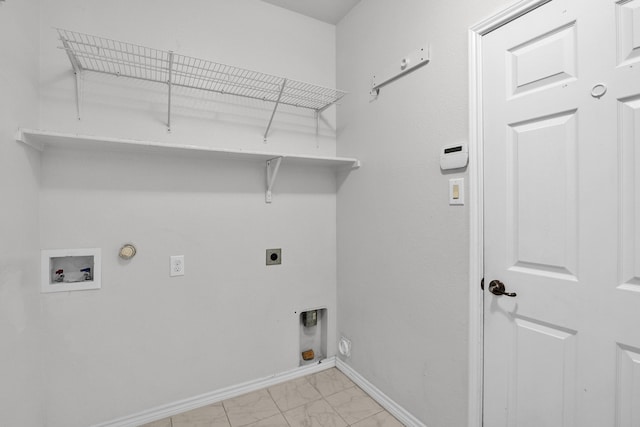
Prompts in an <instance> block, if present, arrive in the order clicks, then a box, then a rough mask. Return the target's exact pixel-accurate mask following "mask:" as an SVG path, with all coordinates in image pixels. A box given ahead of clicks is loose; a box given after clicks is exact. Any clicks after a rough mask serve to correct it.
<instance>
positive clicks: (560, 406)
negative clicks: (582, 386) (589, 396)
mask: <svg viewBox="0 0 640 427" xmlns="http://www.w3.org/2000/svg"><path fill="white" fill-rule="evenodd" d="M515 334H516V336H515V342H516V350H515V358H514V360H515V366H514V369H513V373H512V378H513V383H512V387H513V393H512V396H511V401H510V402H509V406H510V407H512V408H514V410H513V411H511V412H510V415H511V419H510V421H509V425H514V426H520V427H540V426H557V427H563V426H570V425H573V413H574V410H573V408H574V406H575V394H574V390H575V386H576V365H575V361H576V342H577V338H576V331H571V330H567V329H564V328H562V327H558V326H557V325H549V324H542V323H540V322H539V321H533V320H529V319H523V318H517V317H516V318H515ZM540 348H544V349H546V350H545V352H544V353H540V352H539V349H540ZM542 390H544V392H543V393H541V391H542ZM540 407H544V408H547V410H545V411H540Z"/></svg>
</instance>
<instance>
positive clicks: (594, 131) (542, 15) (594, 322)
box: [482, 0, 640, 427]
mask: <svg viewBox="0 0 640 427" xmlns="http://www.w3.org/2000/svg"><path fill="white" fill-rule="evenodd" d="M482 57H483V65H482V75H483V82H482V87H483V112H484V118H483V126H484V139H483V140H484V173H485V175H484V196H485V199H484V206H485V212H484V221H485V223H484V231H485V248H484V255H485V260H484V262H485V265H484V271H485V273H484V274H485V292H484V298H485V299H484V316H485V319H484V322H485V350H484V360H485V362H484V363H485V366H484V425H485V426H486V427H506V426H509V427H570V426H573V427H613V426H616V427H640V0H625V1H613V0H552V1H550V2H548V3H546V4H544V5H542V6H540V7H538V8H536V9H534V10H533V11H531V12H529V13H527V14H525V15H523V16H521V17H519V18H517V19H515V20H513V21H511V22H510V23H508V24H506V25H504V26H502V27H500V28H498V29H497V30H495V31H493V32H491V33H489V34H487V35H485V36H484V37H483V42H482ZM498 281H499V282H501V283H502V284H504V288H505V289H504V292H505V293H509V294H511V296H509V295H495V294H494V293H492V292H490V289H489V288H490V287H491V288H492V289H493V290H494V291H495V292H496V293H498V294H499V293H500V289H501V288H500V284H499V283H498ZM490 282H493V285H492V286H490ZM514 294H515V295H514Z"/></svg>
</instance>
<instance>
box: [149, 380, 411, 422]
mask: <svg viewBox="0 0 640 427" xmlns="http://www.w3.org/2000/svg"><path fill="white" fill-rule="evenodd" d="M347 426H353V427H402V424H401V423H400V422H399V421H398V420H396V419H395V418H394V417H393V416H392V415H391V414H389V413H388V412H387V411H385V410H384V409H382V407H380V405H378V404H377V403H376V402H375V401H374V400H373V399H372V398H371V397H369V396H368V395H367V394H366V393H365V392H364V391H362V390H361V389H360V388H359V387H358V386H356V385H355V384H354V383H353V382H352V381H351V380H350V379H349V378H347V377H346V376H345V375H344V374H343V373H342V372H340V371H339V370H337V369H336V368H331V369H328V370H326V371H322V372H318V373H316V374H312V375H308V376H306V377H302V378H298V379H295V380H291V381H289V382H286V383H282V384H278V385H275V386H273V387H268V388H266V389H262V390H258V391H255V392H253V393H249V394H245V395H243V396H239V397H235V398H233V399H229V400H225V401H223V402H220V403H214V404H213V405H208V406H205V407H202V408H198V409H194V410H192V411H189V412H185V413H182V414H178V415H174V416H173V417H171V418H166V419H164V420H160V421H155V422H153V423H150V424H145V425H144V426H142V427H347Z"/></svg>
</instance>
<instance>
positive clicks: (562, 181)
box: [506, 110, 577, 280]
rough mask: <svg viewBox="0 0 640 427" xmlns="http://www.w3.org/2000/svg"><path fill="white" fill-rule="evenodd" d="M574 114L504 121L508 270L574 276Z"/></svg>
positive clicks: (575, 171)
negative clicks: (542, 207)
mask: <svg viewBox="0 0 640 427" xmlns="http://www.w3.org/2000/svg"><path fill="white" fill-rule="evenodd" d="M576 115H577V113H576V111H575V110H574V111H569V112H564V113H560V114H554V115H552V116H547V117H542V118H536V119H532V120H527V121H526V122H524V123H518V124H511V125H509V136H508V138H507V148H506V150H507V177H506V180H507V185H508V187H509V188H507V195H508V197H509V198H510V199H511V200H509V202H508V204H507V209H508V213H507V218H508V219H507V221H508V225H507V227H508V228H507V235H508V236H509V237H508V239H509V242H510V245H509V248H508V256H509V258H511V259H512V267H511V268H510V270H511V271H518V272H520V273H528V274H539V275H545V276H549V275H551V276H554V277H558V278H565V279H570V280H576V277H575V276H576V274H577V265H576V264H577V253H576V250H577V230H576V227H577V209H576V208H577V207H576V194H577V187H576V179H577V170H576V167H577V158H576V153H577V146H576V137H577V135H576V122H577V117H576ZM541 171H544V173H541ZM541 206H544V207H545V208H544V210H541V209H540V207H541Z"/></svg>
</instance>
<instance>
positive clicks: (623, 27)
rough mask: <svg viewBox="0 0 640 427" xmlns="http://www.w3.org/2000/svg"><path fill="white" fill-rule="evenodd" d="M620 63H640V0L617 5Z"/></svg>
mask: <svg viewBox="0 0 640 427" xmlns="http://www.w3.org/2000/svg"><path fill="white" fill-rule="evenodd" d="M616 12H617V14H616V15H617V19H616V24H617V27H618V40H619V43H618V63H619V64H620V65H629V64H631V63H634V62H638V61H640V0H631V1H620V2H618V3H617V11H616Z"/></svg>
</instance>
